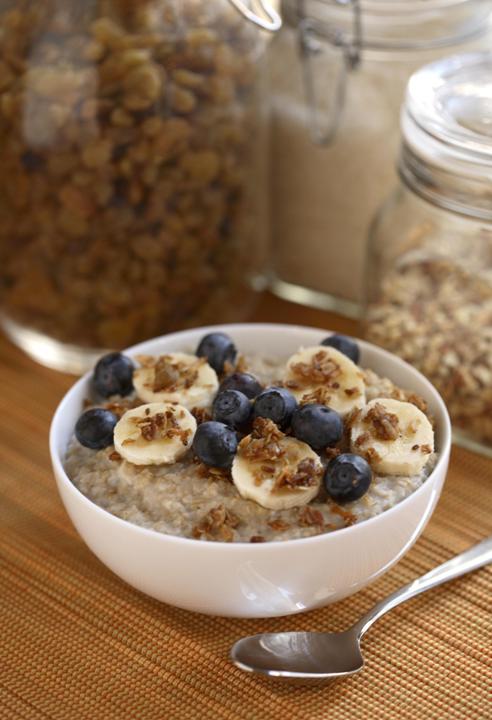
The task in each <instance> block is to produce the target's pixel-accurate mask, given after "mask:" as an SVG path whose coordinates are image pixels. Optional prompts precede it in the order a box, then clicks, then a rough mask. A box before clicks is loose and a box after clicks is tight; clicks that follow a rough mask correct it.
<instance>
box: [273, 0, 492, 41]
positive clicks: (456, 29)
mask: <svg viewBox="0 0 492 720" xmlns="http://www.w3.org/2000/svg"><path fill="white" fill-rule="evenodd" d="M282 11H283V15H284V19H285V22H286V23H287V24H289V25H294V26H297V25H298V24H299V23H300V22H302V21H303V20H306V19H307V20H309V21H311V22H312V23H313V24H314V26H315V27H316V28H317V29H318V30H319V31H320V32H321V33H322V30H323V27H325V28H326V27H327V26H328V27H331V28H337V29H338V30H339V32H341V33H343V34H344V36H345V37H346V40H347V42H350V41H352V42H353V41H355V40H356V38H354V37H353V32H354V22H353V15H354V12H356V13H357V12H359V13H360V16H361V22H362V26H363V29H362V42H361V45H362V46H363V47H365V48H368V49H374V50H424V49H430V48H434V47H444V46H447V45H452V44H454V43H459V42H464V41H465V40H466V39H467V38H469V37H472V36H474V35H476V34H477V33H479V32H481V31H484V30H485V28H486V23H487V18H488V16H489V15H490V12H491V5H490V0H282Z"/></svg>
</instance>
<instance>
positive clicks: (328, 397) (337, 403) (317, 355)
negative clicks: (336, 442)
mask: <svg viewBox="0 0 492 720" xmlns="http://www.w3.org/2000/svg"><path fill="white" fill-rule="evenodd" d="M284 384H285V386H286V387H287V388H288V389H289V390H290V391H291V393H292V394H293V395H294V396H295V397H296V398H297V400H298V401H299V402H301V403H305V402H317V403H321V405H328V406H329V407H331V408H332V409H333V410H336V411H337V412H338V413H340V415H342V416H345V415H348V413H349V412H352V410H354V409H357V408H361V407H363V406H364V405H365V402H366V389H365V385H364V377H363V375H362V373H361V371H360V369H359V368H358V367H357V365H356V364H355V363H354V362H352V360H350V358H348V357H347V356H346V355H344V354H343V353H341V352H339V351H338V350H335V348H332V347H325V346H324V345H316V346H314V347H309V348H301V349H300V350H299V351H298V352H296V353H295V355H292V357H291V358H289V360H288V361H287V371H286V374H285V377H284Z"/></svg>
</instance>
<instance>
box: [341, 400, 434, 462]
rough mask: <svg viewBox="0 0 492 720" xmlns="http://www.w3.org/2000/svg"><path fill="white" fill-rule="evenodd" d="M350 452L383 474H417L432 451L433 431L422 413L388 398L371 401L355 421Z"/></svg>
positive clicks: (413, 406)
mask: <svg viewBox="0 0 492 720" xmlns="http://www.w3.org/2000/svg"><path fill="white" fill-rule="evenodd" d="M350 442H351V448H352V451H353V452H355V453H358V454H359V455H364V456H365V457H366V459H367V460H368V461H369V463H370V465H371V467H372V468H373V470H374V471H375V472H377V473H381V474H383V475H406V476H411V475H418V474H419V473H420V472H421V471H422V469H423V468H424V466H425V464H426V463H427V460H428V459H429V455H430V454H431V453H433V452H434V431H433V429H432V425H431V424H430V422H429V420H428V418H427V417H426V415H424V413H423V412H422V410H419V408H418V407H416V406H415V405H413V404H412V403H409V402H402V401H401V400H393V399H390V398H377V399H375V400H371V402H369V403H368V404H367V405H366V407H365V408H364V409H363V410H362V411H361V413H360V414H359V415H358V416H357V417H356V418H355V420H354V422H353V424H352V428H351V434H350Z"/></svg>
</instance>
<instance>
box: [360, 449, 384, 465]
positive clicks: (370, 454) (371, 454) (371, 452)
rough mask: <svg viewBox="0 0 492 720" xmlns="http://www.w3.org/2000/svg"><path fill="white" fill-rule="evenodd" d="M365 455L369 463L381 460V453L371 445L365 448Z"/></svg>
mask: <svg viewBox="0 0 492 720" xmlns="http://www.w3.org/2000/svg"><path fill="white" fill-rule="evenodd" d="M363 455H364V457H365V458H366V460H367V462H368V463H369V465H371V464H372V463H377V462H380V460H381V455H380V454H379V453H378V452H377V451H376V450H375V449H374V448H373V447H370V448H367V450H364V452H363Z"/></svg>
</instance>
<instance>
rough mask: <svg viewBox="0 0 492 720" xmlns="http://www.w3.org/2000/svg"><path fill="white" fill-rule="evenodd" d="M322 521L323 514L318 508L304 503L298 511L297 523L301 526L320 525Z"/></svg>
mask: <svg viewBox="0 0 492 720" xmlns="http://www.w3.org/2000/svg"><path fill="white" fill-rule="evenodd" d="M324 522H325V521H324V518H323V514H322V513H321V512H320V511H319V510H315V509H314V508H312V507H309V505H305V506H304V507H303V508H301V510H300V511H299V525H301V526H302V527H313V526H315V525H318V526H319V527H322V526H323V525H324Z"/></svg>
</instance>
